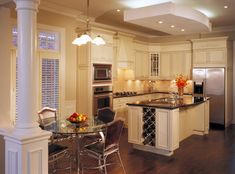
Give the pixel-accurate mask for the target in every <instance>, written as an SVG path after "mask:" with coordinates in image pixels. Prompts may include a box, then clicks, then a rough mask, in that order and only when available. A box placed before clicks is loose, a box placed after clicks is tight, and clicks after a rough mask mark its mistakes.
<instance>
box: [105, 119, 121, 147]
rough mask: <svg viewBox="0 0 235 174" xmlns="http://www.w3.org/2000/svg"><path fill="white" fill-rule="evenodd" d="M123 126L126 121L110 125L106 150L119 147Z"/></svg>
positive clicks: (118, 121)
mask: <svg viewBox="0 0 235 174" xmlns="http://www.w3.org/2000/svg"><path fill="white" fill-rule="evenodd" d="M123 126H124V121H122V120H117V121H114V122H113V123H112V124H110V125H108V127H107V129H106V137H105V147H104V148H105V150H107V149H109V148H112V147H114V146H118V144H119V140H120V137H121V134H122V129H123Z"/></svg>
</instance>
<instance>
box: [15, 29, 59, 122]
mask: <svg viewBox="0 0 235 174" xmlns="http://www.w3.org/2000/svg"><path fill="white" fill-rule="evenodd" d="M59 36H60V33H59V32H56V31H55V32H54V31H44V30H40V31H39V32H38V51H37V55H38V56H37V58H38V59H39V62H40V67H39V71H40V72H39V74H40V77H39V81H40V86H39V89H40V91H39V96H40V99H39V103H40V105H39V106H38V107H39V109H40V108H42V107H45V106H48V107H52V108H56V109H57V111H58V113H59V112H60V107H59V106H60V104H59V103H60V88H59V86H60V57H61V55H60V52H59V51H60V50H59V44H60V38H59ZM12 45H13V49H12V72H13V73H12V86H13V87H12V100H11V103H12V104H11V105H12V110H13V111H12V115H13V117H12V121H13V123H14V122H15V120H16V118H17V102H16V101H17V81H18V79H17V56H16V52H17V28H16V27H13V29H12Z"/></svg>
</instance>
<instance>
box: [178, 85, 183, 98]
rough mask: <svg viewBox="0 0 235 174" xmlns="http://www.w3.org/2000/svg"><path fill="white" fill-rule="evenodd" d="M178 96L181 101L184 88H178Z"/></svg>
mask: <svg viewBox="0 0 235 174" xmlns="http://www.w3.org/2000/svg"><path fill="white" fill-rule="evenodd" d="M178 95H179V98H180V99H182V98H183V96H184V88H183V87H178Z"/></svg>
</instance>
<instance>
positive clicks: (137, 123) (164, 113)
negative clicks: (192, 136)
mask: <svg viewBox="0 0 235 174" xmlns="http://www.w3.org/2000/svg"><path fill="white" fill-rule="evenodd" d="M143 112H144V113H143ZM149 114H150V115H149ZM154 115H155V126H154V127H155V136H154V137H155V143H154V144H155V146H151V145H150V146H151V148H156V149H161V150H166V151H173V150H175V149H176V148H178V147H179V109H174V110H166V109H157V108H143V107H134V106H129V107H128V141H129V142H130V143H133V144H139V145H143V146H144V144H143V142H145V141H146V140H147V141H146V142H148V143H149V142H152V141H151V140H150V141H148V138H149V136H151V135H152V133H151V132H152V128H151V127H152V126H151V125H152V122H151V124H150V125H149V126H148V125H146V124H147V123H149V119H151V120H152V118H151V117H152V116H154ZM143 120H144V121H143ZM143 129H144V130H143ZM150 130H151V132H149V131H150ZM142 134H143V135H142ZM150 134H151V135H150ZM143 136H145V137H143ZM142 141H143V142H142ZM150 144H152V143H150ZM152 145H153V144H152ZM150 146H149V145H146V147H150Z"/></svg>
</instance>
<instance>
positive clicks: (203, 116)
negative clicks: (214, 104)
mask: <svg viewBox="0 0 235 174" xmlns="http://www.w3.org/2000/svg"><path fill="white" fill-rule="evenodd" d="M127 105H128V141H129V142H130V143H132V144H133V147H134V148H136V149H140V150H145V151H150V152H153V153H157V154H162V155H166V156H170V155H172V154H173V151H174V150H175V149H177V148H179V144H180V141H182V140H184V139H185V138H187V137H189V136H191V135H193V134H197V135H205V134H208V130H209V98H204V97H192V96H191V95H189V96H184V97H183V98H181V99H178V98H170V97H166V98H159V99H154V100H147V101H136V102H133V103H128V104H127Z"/></svg>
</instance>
